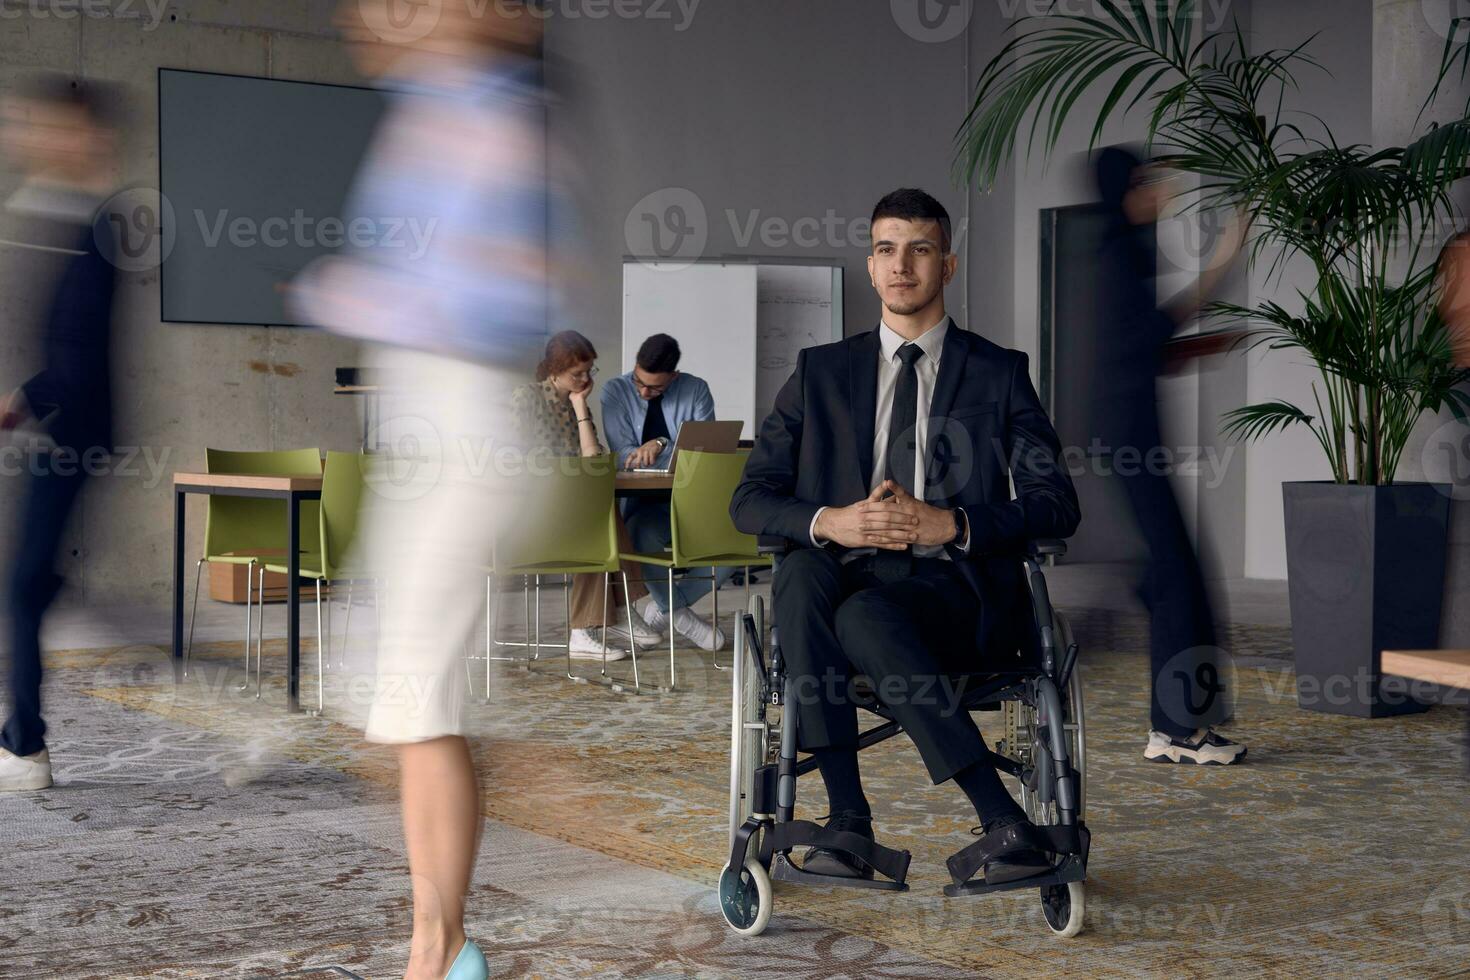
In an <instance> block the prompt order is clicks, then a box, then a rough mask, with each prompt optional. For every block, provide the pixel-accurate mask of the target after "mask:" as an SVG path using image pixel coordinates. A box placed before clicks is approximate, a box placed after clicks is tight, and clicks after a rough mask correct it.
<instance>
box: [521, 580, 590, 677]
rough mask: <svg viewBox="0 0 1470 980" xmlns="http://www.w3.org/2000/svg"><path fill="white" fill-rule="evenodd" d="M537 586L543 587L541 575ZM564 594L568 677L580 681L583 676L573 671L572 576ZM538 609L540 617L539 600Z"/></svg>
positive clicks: (538, 629) (537, 630)
mask: <svg viewBox="0 0 1470 980" xmlns="http://www.w3.org/2000/svg"><path fill="white" fill-rule="evenodd" d="M536 588H537V590H538V591H539V590H540V588H541V585H540V577H539V576H538V577H537V585H536ZM562 596H563V598H565V600H566V606H567V679H568V680H574V681H580V680H581V679H582V678H580V677H578V676H577V675H576V674H574V673H572V582H571V579H570V578H568V579H567V587H566V589H564V590H563V591H562ZM536 611H537V614H538V618H539V614H540V611H541V604H540V603H539V602H538V603H537V604H536ZM536 634H537V636H538V637H539V636H540V634H541V628H540V626H539V625H538V626H537V628H536ZM603 652H604V653H606V652H607V648H606V647H604V648H603Z"/></svg>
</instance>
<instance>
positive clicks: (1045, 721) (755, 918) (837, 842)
mask: <svg viewBox="0 0 1470 980" xmlns="http://www.w3.org/2000/svg"><path fill="white" fill-rule="evenodd" d="M784 547H785V543H784V542H781V541H780V540H779V539H768V538H764V537H763V538H761V548H762V550H763V551H767V552H769V553H773V554H778V555H779V553H780V552H781V551H782V550H784ZM1065 551H1066V546H1065V545H1064V544H1063V543H1062V542H1060V541H1038V542H1034V543H1033V544H1032V545H1031V546H1030V547H1028V548H1027V550H1026V553H1025V554H1024V555H1022V556H1019V560H1020V561H1021V562H1022V563H1023V565H1024V569H1025V577H1026V581H1027V583H1028V585H1029V589H1030V593H1031V607H1032V612H1033V614H1034V619H1035V626H1036V631H1037V637H1036V638H1037V645H1036V650H1037V657H1036V658H1035V659H1036V661H1037V662H1036V663H1035V666H1034V667H1031V668H1029V669H1019V670H1014V671H1007V672H1005V673H996V674H985V675H970V676H968V677H967V678H966V679H965V688H964V695H963V698H962V700H961V702H960V704H961V706H962V708H963V709H964V710H967V711H997V710H998V711H1001V712H1002V722H1003V725H1002V727H1003V730H1004V734H1003V736H1002V738H1000V739H998V740H997V741H996V743H995V747H994V749H993V750H992V751H991V756H992V761H993V762H994V763H995V765H996V767H997V768H998V769H999V770H1000V771H1001V772H1003V773H1009V774H1010V775H1012V776H1014V777H1016V779H1018V780H1019V781H1020V785H1021V806H1022V808H1023V809H1024V810H1025V812H1026V815H1027V817H1028V818H1029V819H1030V820H1031V822H1032V823H1033V824H1035V825H1036V827H1037V828H1038V830H1039V831H1040V832H1041V834H1042V835H1043V837H1044V838H1045V840H1046V842H1047V844H1048V851H1049V853H1048V860H1049V863H1050V865H1051V870H1049V871H1043V872H1041V873H1040V874H1037V875H1033V876H1031V877H1027V878H1022V879H1020V880H1015V881H1007V882H997V883H991V884H987V883H986V882H985V881H984V880H983V879H979V880H974V881H971V880H968V877H967V876H966V877H965V878H960V877H959V876H957V875H956V874H955V873H954V872H953V870H952V871H951V877H954V878H956V881H955V882H954V883H953V884H950V885H946V886H945V888H944V893H945V895H947V896H950V897H959V896H969V895H981V894H985V893H987V892H994V891H1009V890H1013V889H1020V888H1037V889H1039V890H1040V892H1041V906H1042V913H1043V915H1044V917H1045V919H1046V923H1047V925H1048V926H1049V927H1050V929H1051V931H1052V932H1054V933H1055V934H1057V935H1058V936H1062V937H1064V938H1066V937H1071V936H1075V935H1077V933H1079V932H1080V931H1081V930H1082V923H1083V916H1084V914H1085V912H1086V892H1085V887H1084V882H1085V880H1086V877H1087V854H1088V847H1089V843H1090V835H1089V833H1088V831H1087V827H1086V825H1085V824H1084V823H1083V819H1082V815H1083V813H1082V809H1083V801H1084V799H1085V798H1086V791H1087V777H1086V768H1087V744H1086V725H1085V719H1084V715H1083V707H1082V688H1081V682H1080V679H1079V677H1078V673H1077V671H1076V670H1075V669H1074V668H1075V667H1076V663H1077V644H1076V642H1074V640H1073V638H1072V631H1071V627H1070V626H1069V625H1068V623H1067V620H1066V618H1065V617H1063V616H1062V614H1061V613H1060V612H1057V611H1056V610H1054V609H1053V608H1052V605H1051V599H1050V597H1049V596H1048V593H1047V588H1046V577H1045V576H1044V575H1043V574H1042V570H1041V565H1042V561H1043V559H1044V558H1046V557H1047V556H1054V555H1061V554H1064V553H1065ZM765 619H766V617H765V606H764V603H763V601H762V599H761V598H760V597H759V596H757V597H755V598H753V599H752V600H751V602H750V608H749V609H748V611H747V612H745V613H744V614H742V615H741V616H740V617H738V621H737V624H736V631H735V657H734V665H733V678H732V680H733V703H732V708H731V714H732V718H731V733H730V858H729V861H728V862H727V863H726V864H725V867H724V870H723V871H722V872H721V874H720V882H719V899H720V909H721V912H722V913H723V915H724V917H725V921H726V922H727V923H728V924H729V925H730V927H731V928H732V929H734V930H735V931H736V932H737V933H740V934H741V935H746V936H756V935H759V934H760V933H761V932H763V931H764V930H765V928H766V926H767V925H768V924H769V922H770V918H771V909H772V907H773V904H774V897H773V894H772V890H771V883H772V882H773V881H779V882H790V883H792V884H797V885H818V886H833V887H844V888H873V889H880V890H885V891H897V892H901V891H907V890H908V885H907V883H906V882H905V879H906V877H907V875H908V869H909V861H910V857H911V856H910V854H909V852H908V851H898V850H894V849H892V848H887V847H883V846H882V845H880V844H877V843H875V842H873V841H870V840H868V839H867V838H865V837H860V836H858V835H856V834H851V833H843V832H840V831H829V830H827V829H825V828H824V827H821V826H819V825H817V824H815V823H812V822H810V821H806V820H797V819H795V816H794V814H795V809H796V785H797V777H798V776H801V775H803V774H805V773H809V772H811V771H812V770H814V769H815V768H816V763H815V760H813V759H811V758H810V757H808V758H805V759H799V758H798V757H797V755H798V753H797V745H798V741H797V732H796V713H795V711H792V712H791V713H790V717H789V718H788V717H786V713H785V712H784V710H783V708H784V706H785V705H787V704H794V703H795V695H796V692H795V689H794V686H793V684H794V682H793V681H792V679H790V678H788V677H787V675H786V667H785V663H784V662H783V660H782V656H781V644H780V638H779V631H778V629H777V627H776V626H775V624H774V623H773V624H771V626H770V630H769V637H768V636H767V629H766V627H767V624H766V621H765ZM855 687H857V688H858V690H859V706H860V707H863V708H865V709H866V710H868V711H869V712H871V713H873V714H875V715H877V716H879V717H880V718H881V719H882V720H883V723H882V724H879V725H877V726H876V727H874V728H871V729H869V730H867V731H864V732H862V733H861V734H860V736H859V740H858V748H859V750H861V749H865V748H868V747H869V746H872V745H876V744H878V743H879V742H882V741H885V740H886V739H889V738H892V737H893V736H894V735H897V734H898V733H899V732H900V731H901V728H900V726H899V725H898V723H897V722H895V721H894V720H893V717H892V714H891V713H890V712H888V711H887V710H886V709H885V708H884V706H883V705H882V704H881V703H880V702H879V701H878V699H877V698H876V697H874V696H872V683H871V681H869V680H867V679H865V678H857V679H856V680H855ZM864 687H866V690H863V688H864ZM810 846H817V847H825V848H831V849H834V850H840V851H846V852H848V853H850V854H852V855H854V856H856V857H858V858H859V859H861V860H862V861H864V862H866V863H867V864H868V865H870V866H871V867H872V868H873V869H874V871H875V872H877V873H876V874H875V875H874V876H873V877H871V878H838V877H830V876H824V875H819V874H814V873H810V872H806V871H803V870H802V869H801V867H800V866H799V865H798V864H797V863H795V862H793V860H792V858H791V852H792V851H793V850H795V849H796V848H800V847H810ZM880 875H881V877H879V876H880Z"/></svg>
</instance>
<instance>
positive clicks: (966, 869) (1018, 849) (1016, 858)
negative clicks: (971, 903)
mask: <svg viewBox="0 0 1470 980" xmlns="http://www.w3.org/2000/svg"><path fill="white" fill-rule="evenodd" d="M1046 847H1047V841H1046V838H1045V837H1044V836H1043V835H1042V833H1041V831H1039V830H1037V829H1036V825H1035V824H1033V823H1032V822H1031V821H1029V820H1025V819H1021V820H1015V821H1013V822H1009V823H1006V824H1003V825H1001V826H996V827H992V828H991V829H990V830H988V831H986V833H985V836H984V837H982V838H980V839H979V840H978V841H976V842H975V843H973V844H971V845H969V846H968V847H966V848H964V849H962V850H960V851H958V852H956V853H954V854H952V855H950V857H949V860H948V861H946V862H945V863H946V865H947V866H948V867H949V874H950V877H951V878H952V879H954V882H955V884H957V885H963V884H964V883H965V882H967V881H969V880H970V878H972V877H973V876H974V874H975V872H976V871H983V872H984V875H985V883H986V884H988V885H998V884H1001V883H1003V882H1007V881H1018V880H1020V879H1022V878H1030V877H1032V876H1033V875H1039V874H1042V873H1043V872H1046V871H1050V870H1051V867H1052V864H1051V860H1050V859H1049V858H1048V857H1047V855H1046V853H1045V852H1046Z"/></svg>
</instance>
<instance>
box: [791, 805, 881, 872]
mask: <svg viewBox="0 0 1470 980" xmlns="http://www.w3.org/2000/svg"><path fill="white" fill-rule="evenodd" d="M825 828H826V829H827V830H835V831H845V832H847V833H849V834H857V835H858V836H859V837H866V838H867V839H868V840H873V818H872V817H871V816H865V815H863V814H859V813H853V812H852V811H851V810H843V811H842V812H840V813H835V814H833V815H832V816H831V817H830V818H829V819H828V820H827V823H826V824H825ZM801 870H803V871H805V872H807V873H808V874H815V875H827V876H828V877H832V878H868V879H871V878H872V877H873V869H872V868H871V867H869V866H868V864H867V863H866V862H864V861H861V860H859V859H858V858H856V857H853V856H852V855H851V854H848V853H847V852H845V851H836V850H833V849H831V848H829V847H809V848H807V849H806V853H805V854H803V855H802V857H801Z"/></svg>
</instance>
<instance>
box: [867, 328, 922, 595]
mask: <svg viewBox="0 0 1470 980" xmlns="http://www.w3.org/2000/svg"><path fill="white" fill-rule="evenodd" d="M923 356H924V349H923V348H922V347H919V346H917V345H915V344H904V345H903V346H902V347H900V348H899V349H898V359H899V360H900V361H902V362H903V363H902V365H901V366H900V367H899V369H898V384H897V386H896V387H895V388H894V389H893V408H892V409H891V410H890V411H889V413H888V461H887V465H885V466H884V468H883V469H884V473H883V476H884V478H885V479H889V480H893V481H894V482H896V483H898V484H899V485H900V486H902V487H903V488H904V489H905V490H907V491H908V492H909V493H911V494H914V465H915V461H916V460H917V459H918V452H919V447H918V443H919V426H918V419H919V372H918V370H917V369H916V368H915V367H914V365H915V364H916V363H917V362H918V360H919V358H921V357H923ZM914 495H915V496H917V494H914ZM913 559H914V556H913V546H912V545H910V546H909V547H908V548H906V549H904V550H903V551H886V550H883V549H879V551H878V553H877V554H876V555H874V556H873V574H874V575H876V576H877V577H878V579H879V580H880V581H882V582H885V583H892V582H898V581H901V580H903V579H905V578H907V577H908V576H909V575H910V574H912V572H913V565H914V560H913Z"/></svg>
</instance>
